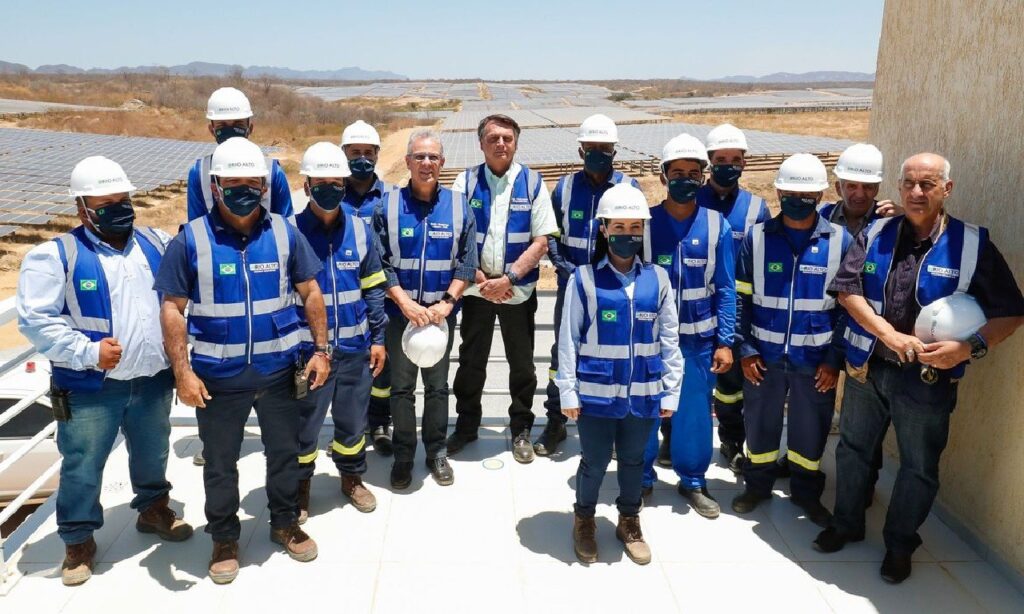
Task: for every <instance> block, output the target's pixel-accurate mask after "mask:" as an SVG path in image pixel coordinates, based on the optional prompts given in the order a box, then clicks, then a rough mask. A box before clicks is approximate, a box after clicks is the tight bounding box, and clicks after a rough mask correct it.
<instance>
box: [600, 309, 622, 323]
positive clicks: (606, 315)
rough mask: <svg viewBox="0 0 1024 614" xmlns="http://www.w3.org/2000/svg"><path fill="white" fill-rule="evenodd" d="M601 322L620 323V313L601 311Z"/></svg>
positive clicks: (607, 310)
mask: <svg viewBox="0 0 1024 614" xmlns="http://www.w3.org/2000/svg"><path fill="white" fill-rule="evenodd" d="M601 321H602V322H618V321H619V312H618V311H615V310H614V309H603V310H601Z"/></svg>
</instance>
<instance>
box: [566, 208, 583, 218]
mask: <svg viewBox="0 0 1024 614" xmlns="http://www.w3.org/2000/svg"><path fill="white" fill-rule="evenodd" d="M569 217H570V218H571V219H574V220H582V219H583V210H582V209H573V210H572V211H570V212H569Z"/></svg>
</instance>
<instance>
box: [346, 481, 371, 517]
mask: <svg viewBox="0 0 1024 614" xmlns="http://www.w3.org/2000/svg"><path fill="white" fill-rule="evenodd" d="M341 493H342V494H343V495H345V496H346V497H348V499H349V501H351V502H352V506H353V507H355V508H356V509H357V510H359V511H360V512H363V513H364V514H368V513H370V512H372V511H373V510H375V509H377V497H374V496H373V493H372V492H370V490H369V489H368V488H366V486H364V485H363V478H361V477H359V476H358V475H352V474H349V473H343V474H341Z"/></svg>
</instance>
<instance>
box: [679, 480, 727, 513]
mask: <svg viewBox="0 0 1024 614" xmlns="http://www.w3.org/2000/svg"><path fill="white" fill-rule="evenodd" d="M676 490H678V491H679V494H681V495H682V496H683V497H685V498H686V500H687V501H689V502H690V507H692V508H693V511H695V512H697V513H698V514H700V515H701V516H703V517H705V518H718V515H719V514H721V513H722V508H721V506H719V505H718V501H716V500H715V498H714V497H712V496H711V494H710V493H709V492H708V489H707V488H706V487H705V488H687V487H685V486H683V485H682V484H681V483H680V484H679V486H678V487H676Z"/></svg>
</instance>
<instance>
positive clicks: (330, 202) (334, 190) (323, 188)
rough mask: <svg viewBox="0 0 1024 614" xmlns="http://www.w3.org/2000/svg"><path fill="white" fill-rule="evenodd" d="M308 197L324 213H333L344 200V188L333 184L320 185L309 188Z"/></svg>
mask: <svg viewBox="0 0 1024 614" xmlns="http://www.w3.org/2000/svg"><path fill="white" fill-rule="evenodd" d="M309 196H310V198H312V199H313V202H315V203H316V206H317V207H320V208H321V209H323V210H324V211H334V210H335V209H337V208H338V205H340V204H341V201H342V200H343V199H344V198H345V188H344V187H343V186H340V185H337V184H334V183H322V184H320V185H315V186H312V187H311V188H309Z"/></svg>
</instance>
